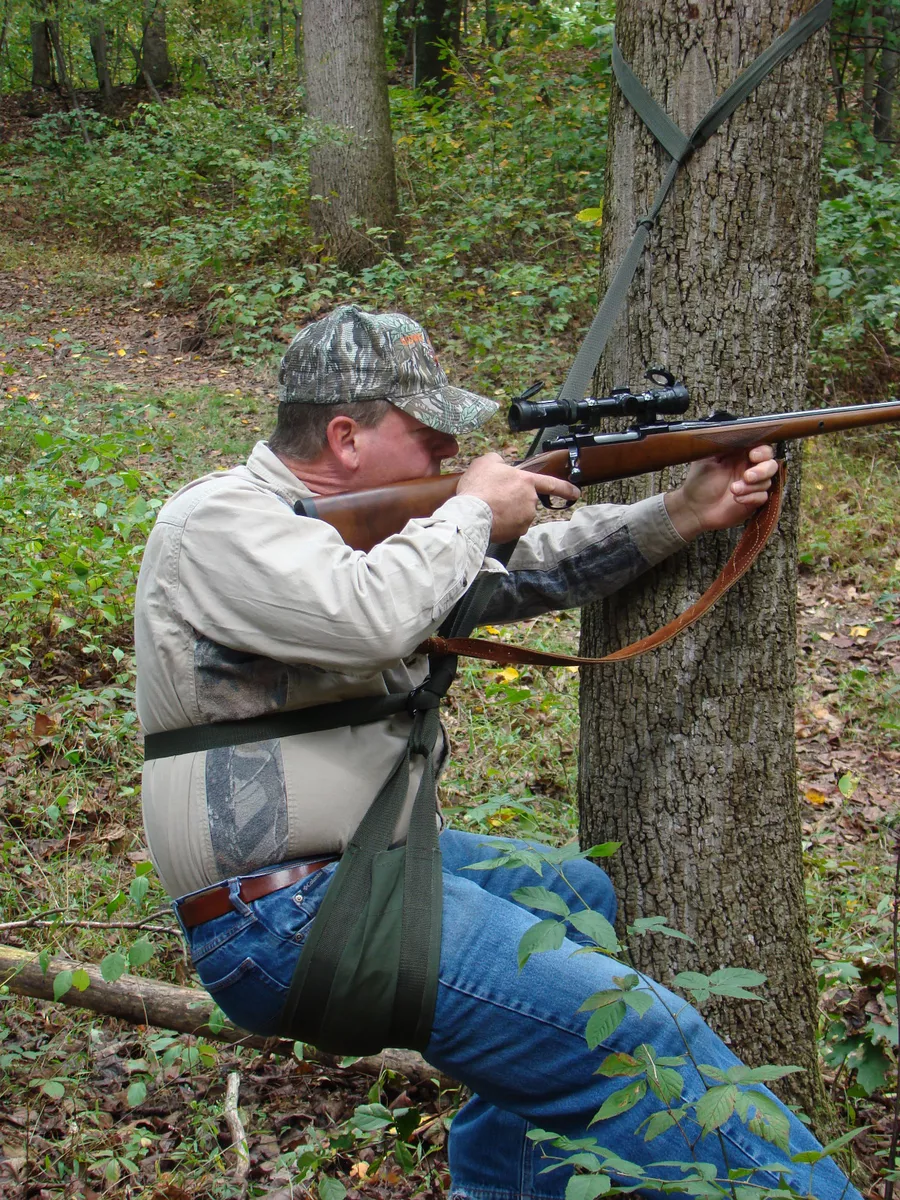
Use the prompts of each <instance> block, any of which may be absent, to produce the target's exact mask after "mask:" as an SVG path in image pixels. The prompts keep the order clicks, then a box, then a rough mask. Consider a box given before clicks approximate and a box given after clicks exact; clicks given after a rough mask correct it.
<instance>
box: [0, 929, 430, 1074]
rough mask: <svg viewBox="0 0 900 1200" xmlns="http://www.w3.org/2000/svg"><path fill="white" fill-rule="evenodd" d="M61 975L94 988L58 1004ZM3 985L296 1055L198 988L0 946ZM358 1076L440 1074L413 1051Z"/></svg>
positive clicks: (369, 1063) (367, 1066)
mask: <svg viewBox="0 0 900 1200" xmlns="http://www.w3.org/2000/svg"><path fill="white" fill-rule="evenodd" d="M61 971H84V972H85V974H86V975H87V976H88V979H89V980H90V983H89V984H88V986H87V987H86V988H85V989H84V991H79V990H78V989H77V988H75V987H72V988H69V990H68V991H67V992H66V993H65V995H63V996H62V997H60V999H59V1000H58V1001H55V997H54V995H53V981H54V979H55V978H56V976H57V975H58V974H59V973H60V972H61ZM0 985H5V986H6V987H7V988H9V990H10V992H12V993H13V994H14V995H16V996H30V997H32V998H33V999H36V1000H51V1001H55V1002H56V1003H59V1004H66V1005H69V1006H70V1007H71V1008H86V1009H89V1010H90V1011H91V1012H95V1013H100V1014H102V1015H103V1016H106V1017H116V1018H117V1019H118V1020H120V1021H127V1022H129V1024H131V1025H153V1026H156V1027H157V1028H159V1029H168V1030H171V1031H173V1032H175V1033H187V1034H191V1035H193V1036H194V1037H202V1038H208V1039H209V1040H210V1041H216V1042H226V1043H229V1044H231V1045H238V1046H247V1047H248V1048H250V1049H252V1050H260V1051H262V1052H263V1053H267V1054H280V1055H283V1056H285V1057H288V1058H290V1057H293V1056H294V1045H295V1044H294V1042H292V1041H290V1040H288V1039H285V1038H265V1037H259V1036H257V1035H255V1034H251V1033H246V1032H245V1031H244V1030H243V1029H238V1027H237V1026H236V1025H232V1024H231V1022H230V1021H225V1022H223V1023H220V1022H218V1021H213V1023H212V1024H210V1023H209V1022H210V1018H211V1016H212V1012H213V1007H214V1005H213V1002H212V1000H211V999H210V998H209V996H207V995H206V993H205V992H201V991H200V990H199V989H197V988H189V987H179V986H178V985H177V984H174V983H162V982H161V981H160V980H158V979H142V978H140V977H139V976H137V975H122V976H120V977H119V978H118V979H117V980H116V981H115V982H114V983H108V982H107V981H106V980H105V979H104V978H103V976H102V975H101V974H100V971H99V969H98V968H97V967H93V966H89V965H88V964H87V963H78V962H73V961H72V959H69V958H52V959H51V960H50V962H49V963H48V965H47V970H46V971H43V970H42V969H41V964H40V963H39V962H38V956H37V955H36V954H34V953H32V952H31V951H28V950H19V949H17V948H15V947H13V946H4V945H0ZM303 1057H304V1059H306V1060H307V1061H309V1062H314V1063H316V1064H317V1065H319V1066H322V1067H325V1068H327V1069H328V1070H339V1069H341V1062H342V1061H343V1060H341V1059H340V1058H337V1057H336V1056H335V1055H332V1054H324V1053H322V1052H321V1051H318V1050H315V1049H313V1047H312V1046H305V1047H304V1054H303ZM350 1069H352V1070H353V1071H359V1072H362V1073H363V1074H365V1075H375V1076H378V1075H380V1074H381V1072H382V1071H384V1070H389V1071H396V1072H398V1073H399V1074H400V1075H403V1076H404V1077H405V1078H406V1079H409V1080H411V1081H412V1082H414V1083H422V1082H425V1081H427V1080H429V1079H435V1078H436V1077H437V1076H438V1072H437V1071H436V1070H435V1069H434V1068H433V1067H429V1065H428V1064H427V1063H426V1062H425V1060H424V1059H423V1058H421V1057H420V1056H419V1055H418V1054H416V1053H415V1052H414V1051H412V1050H384V1051H383V1052H382V1053H381V1054H376V1055H372V1056H371V1057H370V1058H358V1059H355V1060H354V1062H353V1064H352V1067H351V1068H350Z"/></svg>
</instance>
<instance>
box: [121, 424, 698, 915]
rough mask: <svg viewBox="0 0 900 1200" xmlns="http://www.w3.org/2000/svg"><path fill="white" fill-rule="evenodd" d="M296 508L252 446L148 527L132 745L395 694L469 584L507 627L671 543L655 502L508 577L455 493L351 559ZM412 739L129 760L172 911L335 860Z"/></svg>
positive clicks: (601, 518)
mask: <svg viewBox="0 0 900 1200" xmlns="http://www.w3.org/2000/svg"><path fill="white" fill-rule="evenodd" d="M311 495H312V493H311V492H310V490H309V489H308V488H307V487H306V486H305V485H304V484H303V483H301V482H300V480H298V479H297V478H296V477H295V476H294V475H293V474H292V473H291V472H290V471H289V470H288V468H287V467H286V466H284V464H283V463H282V462H281V461H280V460H279V459H278V458H277V457H276V456H275V455H274V454H273V453H272V451H271V450H269V448H268V447H267V446H266V444H265V443H264V442H259V443H257V445H256V446H255V448H254V449H253V452H252V453H251V455H250V457H249V459H248V460H247V463H246V465H245V466H239V467H235V468H234V469H233V470H230V471H224V472H216V473H214V474H212V475H206V476H204V477H203V478H202V479H198V480H196V481H195V482H194V483H191V484H189V485H188V486H187V487H184V488H182V489H181V491H179V492H178V493H177V494H176V495H175V496H173V497H172V498H171V499H170V500H169V501H168V502H167V503H166V504H165V505H164V507H163V508H162V509H161V510H160V513H159V516H158V518H157V521H156V524H155V526H154V528H153V530H152V531H151V534H150V537H149V539H148V541H147V546H146V549H145V551H144V559H143V563H142V565H141V572H140V577H139V580H138V587H137V596H136V602H135V651H136V657H137V669H138V683H137V709H138V716H139V718H140V721H141V725H142V726H143V729H144V731H145V732H146V733H155V732H159V731H162V730H168V729H179V728H181V727H183V726H186V725H200V724H205V723H207V722H210V721H226V720H234V719H237V718H242V717H255V716H260V715H263V714H268V713H274V712H280V711H283V710H288V709H296V708H304V707H308V706H310V705H317V704H324V703H331V702H333V701H337V700H347V699H351V698H354V697H359V696H376V695H383V694H385V693H391V694H393V693H397V692H400V693H408V692H409V691H411V690H412V689H413V688H415V687H417V686H418V685H419V684H420V683H421V682H422V681H423V679H424V678H425V674H426V666H427V663H426V660H425V659H424V658H423V657H422V656H421V655H417V654H416V653H415V650H416V647H417V646H418V645H419V643H420V642H422V641H423V640H424V639H425V638H427V637H429V636H430V635H431V634H432V633H434V632H435V630H436V629H437V628H438V626H439V625H440V624H441V622H442V621H443V619H444V618H445V617H446V616H447V614H448V613H449V612H450V610H451V609H452V608H453V605H454V604H455V603H456V601H457V600H458V599H459V598H460V596H462V594H463V593H464V592H465V591H466V589H467V588H468V587H469V585H470V584H471V583H472V581H473V580H474V579H475V577H476V575H477V574H478V573H479V572H481V571H492V572H494V573H496V574H497V575H498V586H497V588H496V590H495V591H494V593H493V596H492V599H491V602H490V605H489V608H488V610H487V611H486V612H485V614H484V616H483V618H482V619H483V621H484V623H491V622H501V621H513V620H517V619H520V618H523V617H530V616H535V615H537V614H539V613H542V612H547V611H549V610H551V609H557V608H567V607H575V606H579V605H581V604H584V603H586V602H587V601H589V600H593V599H597V598H599V597H601V596H604V595H608V594H609V593H611V592H613V591H615V590H616V589H617V588H619V587H621V586H623V585H624V584H625V583H628V582H629V581H630V580H632V579H634V578H635V577H636V576H637V575H639V574H640V573H641V572H642V571H644V570H646V569H647V568H648V567H650V566H652V565H653V564H655V563H657V562H659V561H660V560H661V559H663V558H664V557H666V556H667V555H668V554H670V553H671V552H672V551H673V550H675V549H676V548H678V547H679V546H682V545H684V542H683V541H682V539H681V538H680V537H679V535H678V533H677V532H676V530H675V529H674V527H673V525H672V523H671V521H670V520H669V517H668V514H667V513H666V508H665V504H664V502H663V498H662V496H654V497H652V498H650V499H648V500H644V501H641V502H640V503H638V504H634V505H628V506H622V505H592V506H589V507H584V508H581V509H580V510H578V511H576V513H575V515H574V516H573V517H572V518H571V519H570V520H567V521H555V522H549V523H547V524H544V525H539V526H535V527H534V528H533V529H531V530H530V531H529V532H528V534H526V536H525V537H524V538H522V539H521V540H520V542H519V544H518V546H517V548H516V550H515V552H514V554H513V556H512V558H511V560H510V563H509V568H508V569H507V568H504V567H503V566H501V565H500V564H499V563H497V562H495V561H494V560H492V559H489V558H486V557H485V554H486V551H487V547H488V541H489V536H490V527H491V513H490V509H489V507H488V506H487V504H485V503H484V502H483V501H482V500H479V499H477V498H475V497H474V496H454V497H453V498H452V499H450V500H448V501H447V502H446V503H445V504H443V505H441V507H440V508H439V509H438V510H437V511H436V512H435V513H434V515H433V516H431V517H427V518H423V519H420V520H414V521H410V522H409V523H408V524H407V525H406V526H405V527H404V529H403V530H402V531H401V532H400V533H398V534H395V535H394V536H392V537H390V538H387V539H386V540H385V541H384V542H382V543H380V544H379V545H377V546H375V547H374V548H373V549H372V550H371V551H369V553H367V554H366V553H363V552H361V551H358V550H352V549H350V548H349V547H348V546H346V545H345V544H344V542H343V541H342V540H341V537H340V535H339V534H338V533H337V532H336V531H335V530H334V529H332V528H331V526H330V525H327V524H326V523H325V522H323V521H318V520H315V519H312V518H308V517H302V516H297V515H295V513H294V509H293V506H294V503H295V501H296V500H298V499H300V498H301V497H302V498H305V497H309V496H311ZM409 727H410V721H409V718H408V717H407V716H406V715H400V716H397V717H393V718H390V719H388V720H385V721H379V722H377V723H374V724H371V725H363V726H356V727H353V728H344V729H334V730H328V731H326V732H323V733H309V734H300V735H295V736H292V737H285V738H280V739H272V740H269V741H262V742H253V743H249V744H247V745H243V746H234V747H225V748H222V749H216V750H207V751H200V752H198V753H196V754H182V755H177V756H174V757H171V758H163V759H156V760H153V761H151V762H148V763H146V764H145V766H144V774H143V808H144V822H145V826H146V832H147V839H148V845H149V848H150V853H151V855H152V857H153V860H154V863H155V864H156V867H157V870H158V872H159V875H160V878H161V879H162V881H163V884H164V886H165V887H166V888H167V890H168V891H169V892H170V894H172V895H173V896H178V895H183V894H185V893H186V892H191V891H195V890H196V889H198V888H201V887H205V886H206V885H208V884H211V883H215V882H217V881H218V880H220V879H224V878H228V877H230V876H234V875H239V874H246V873H248V872H250V871H253V870H257V869H259V868H261V867H264V866H267V865H270V864H272V863H277V862H282V861H285V860H288V859H292V858H297V857H300V856H303V855H315V854H319V853H332V852H340V851H342V850H343V848H344V846H345V845H346V843H347V841H348V839H349V836H350V835H351V834H352V832H353V830H354V829H355V828H356V826H357V825H358V824H359V821H360V820H361V818H362V815H363V813H364V811H365V810H366V808H367V807H368V805H369V804H370V803H371V802H372V800H373V799H374V797H375V795H376V794H377V792H378V790H379V788H380V786H381V784H382V783H383V781H384V780H385V779H386V777H387V776H388V774H389V773H390V771H391V769H392V768H393V767H394V766H395V764H396V762H397V760H398V758H399V757H400V755H401V754H402V753H403V751H404V747H405V743H406V739H407V735H408V732H409ZM416 784H417V778H413V779H412V780H411V782H410V791H409V803H410V804H411V802H412V797H413V795H414V793H415V786H416ZM403 832H404V830H403V828H402V823H401V827H400V828H398V835H402V833H403Z"/></svg>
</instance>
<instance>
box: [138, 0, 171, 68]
mask: <svg viewBox="0 0 900 1200" xmlns="http://www.w3.org/2000/svg"><path fill="white" fill-rule="evenodd" d="M171 76H172V64H171V62H170V60H169V41H168V37H167V35H166V9H165V5H163V4H162V3H161V0H149V2H148V3H147V4H146V6H145V9H144V36H143V37H142V39H141V61H140V66H139V68H138V78H139V80H143V81H144V82H145V83H146V82H147V80H148V79H149V81H150V83H152V84H153V86H154V88H161V87H165V85H166V84H167V83H168V82H169V80H170V78H171Z"/></svg>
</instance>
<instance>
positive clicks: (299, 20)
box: [291, 4, 303, 79]
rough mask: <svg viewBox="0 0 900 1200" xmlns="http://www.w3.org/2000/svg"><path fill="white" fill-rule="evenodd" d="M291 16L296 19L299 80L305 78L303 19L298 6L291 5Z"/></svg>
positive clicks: (296, 56) (295, 55)
mask: <svg viewBox="0 0 900 1200" xmlns="http://www.w3.org/2000/svg"><path fill="white" fill-rule="evenodd" d="M291 15H292V16H293V18H294V67H295V69H296V71H297V78H298V79H302V78H303V19H302V17H301V16H300V9H299V8H298V7H297V5H296V4H292V5H291Z"/></svg>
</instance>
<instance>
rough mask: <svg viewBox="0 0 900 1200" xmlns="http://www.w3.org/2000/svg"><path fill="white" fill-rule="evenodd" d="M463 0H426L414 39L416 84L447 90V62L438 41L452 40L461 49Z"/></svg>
mask: <svg viewBox="0 0 900 1200" xmlns="http://www.w3.org/2000/svg"><path fill="white" fill-rule="evenodd" d="M459 20H460V0H423V3H422V5H421V12H420V13H419V15H418V17H417V19H416V26H415V36H414V38H413V87H422V86H423V85H427V84H432V85H433V86H434V89H435V91H437V92H446V91H447V84H448V77H447V70H446V61H445V60H444V59H443V58H442V57H441V47H440V45H439V44H438V43H440V42H449V43H450V45H451V46H452V47H453V49H454V51H456V50H459Z"/></svg>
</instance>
